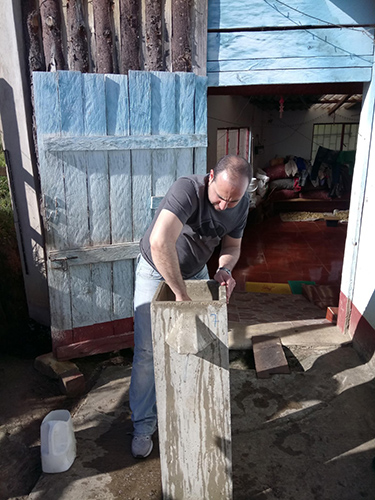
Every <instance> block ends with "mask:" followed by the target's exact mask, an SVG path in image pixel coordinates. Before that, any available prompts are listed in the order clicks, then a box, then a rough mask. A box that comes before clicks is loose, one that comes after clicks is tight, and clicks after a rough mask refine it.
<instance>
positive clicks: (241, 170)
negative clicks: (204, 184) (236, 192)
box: [212, 155, 253, 184]
mask: <svg viewBox="0 0 375 500" xmlns="http://www.w3.org/2000/svg"><path fill="white" fill-rule="evenodd" d="M212 172H213V178H214V179H215V178H216V177H217V176H218V175H219V174H220V173H222V172H226V173H227V178H228V180H229V181H230V182H234V183H237V182H238V181H239V180H242V179H246V180H247V184H249V182H250V181H251V179H252V177H253V168H252V166H251V165H250V164H249V163H248V162H247V161H246V160H245V158H242V156H235V155H227V156H223V158H221V159H220V160H219V161H218V162H217V164H216V165H215V167H214V168H213V169H212Z"/></svg>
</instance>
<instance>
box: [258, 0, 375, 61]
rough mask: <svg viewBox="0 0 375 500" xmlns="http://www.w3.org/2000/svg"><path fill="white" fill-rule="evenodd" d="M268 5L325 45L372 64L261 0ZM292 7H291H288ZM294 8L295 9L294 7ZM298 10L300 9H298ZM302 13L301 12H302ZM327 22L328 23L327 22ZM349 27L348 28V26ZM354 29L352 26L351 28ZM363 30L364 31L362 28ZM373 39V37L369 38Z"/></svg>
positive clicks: (266, 0)
mask: <svg viewBox="0 0 375 500" xmlns="http://www.w3.org/2000/svg"><path fill="white" fill-rule="evenodd" d="M263 1H264V2H265V3H266V4H267V5H268V6H269V7H271V8H272V9H274V10H276V12H278V13H279V14H280V15H281V16H283V17H285V18H286V19H289V21H291V22H292V23H294V24H295V25H296V26H298V27H300V28H301V29H302V30H303V31H306V33H309V34H310V35H311V36H312V37H313V38H317V39H318V40H320V41H322V42H324V43H326V44H327V45H330V46H331V47H333V48H334V49H335V51H336V50H340V51H341V52H344V53H345V54H348V55H349V56H350V57H356V58H358V59H362V60H363V61H365V62H367V63H369V64H373V61H369V60H367V59H366V58H364V57H363V56H360V55H359V54H353V53H352V52H350V51H349V50H346V49H343V48H342V47H339V46H338V45H335V44H334V43H332V42H329V41H328V40H327V37H325V38H322V37H320V36H318V35H317V34H316V33H312V32H311V31H310V30H308V29H307V28H304V27H303V26H302V25H301V24H300V23H299V22H298V21H294V20H293V19H291V18H290V17H289V15H286V14H284V13H283V12H281V10H280V9H278V8H277V7H276V5H272V4H271V3H270V2H269V1H268V0H263ZM276 1H279V0H276ZM283 5H286V6H287V7H289V6H288V5H287V4H283ZM290 8H292V7H290ZM294 10H295V9H294ZM298 12H300V11H298ZM302 14H303V13H302ZM305 15H308V14H305ZM328 24H329V23H328ZM331 26H333V27H336V25H334V24H332V25H331ZM337 27H339V28H341V29H345V26H339V25H338V26H337ZM348 29H349V28H348ZM353 29H354V28H353ZM362 31H363V32H365V31H364V30H362ZM371 39H372V40H373V38H371Z"/></svg>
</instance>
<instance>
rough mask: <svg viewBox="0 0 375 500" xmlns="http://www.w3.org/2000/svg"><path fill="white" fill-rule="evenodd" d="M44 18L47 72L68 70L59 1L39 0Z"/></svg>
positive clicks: (44, 46)
mask: <svg viewBox="0 0 375 500" xmlns="http://www.w3.org/2000/svg"><path fill="white" fill-rule="evenodd" d="M39 7H40V16H41V18H42V30H43V48H44V57H45V61H46V68H47V70H49V71H50V70H55V71H56V70H58V69H66V66H65V58H64V53H63V47H62V38H61V10H60V2H59V0H39Z"/></svg>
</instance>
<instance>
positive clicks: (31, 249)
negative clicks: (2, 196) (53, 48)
mask: <svg viewBox="0 0 375 500" xmlns="http://www.w3.org/2000/svg"><path fill="white" fill-rule="evenodd" d="M23 46H24V44H23V40H22V19H21V11H20V1H19V0H13V1H12V0H2V1H1V3H0V51H1V54H2V56H1V58H0V117H1V120H0V121H1V123H0V132H1V136H2V141H3V147H4V149H7V150H8V152H9V157H10V166H11V173H12V178H13V181H14V184H13V185H12V198H13V206H14V207H15V205H16V207H17V210H16V211H15V212H14V216H15V225H16V230H17V238H18V247H19V250H20V257H21V262H22V265H23V276H24V283H25V291H26V297H27V302H28V307H29V314H30V317H31V318H33V319H35V320H36V321H39V322H41V323H48V321H49V306H48V292H47V283H46V277H45V267H44V253H43V244H44V243H43V237H42V233H41V227H40V217H39V210H38V199H37V195H36V190H35V180H34V173H33V163H32V154H31V150H30V137H31V134H30V126H29V125H30V123H31V119H30V116H31V115H30V109H29V107H30V102H29V97H28V92H27V88H28V81H27V77H26V72H25V64H24V61H25V59H24V57H25V56H24V53H23ZM5 54H6V56H5Z"/></svg>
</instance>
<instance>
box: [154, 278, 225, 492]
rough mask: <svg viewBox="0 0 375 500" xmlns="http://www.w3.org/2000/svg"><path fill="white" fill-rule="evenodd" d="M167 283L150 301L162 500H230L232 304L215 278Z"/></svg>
mask: <svg viewBox="0 0 375 500" xmlns="http://www.w3.org/2000/svg"><path fill="white" fill-rule="evenodd" d="M186 284H187V290H188V294H189V296H190V297H191V298H192V301H191V302H175V300H174V294H173V293H172V291H171V290H170V288H169V287H168V286H167V285H166V284H165V283H161V284H160V286H159V288H158V290H157V292H156V294H155V297H154V299H153V301H152V303H151V317H152V330H153V343H154V366H155V382H156V398H157V407H158V429H159V444H160V459H161V474H162V486H163V498H164V499H171V498H173V500H197V499H205V500H221V499H222V500H230V499H231V498H232V477H231V472H232V452H231V425H230V418H231V415H230V392H229V355H228V324H227V305H226V295H225V289H224V287H220V286H219V284H218V283H216V282H215V281H195V280H190V281H186Z"/></svg>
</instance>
